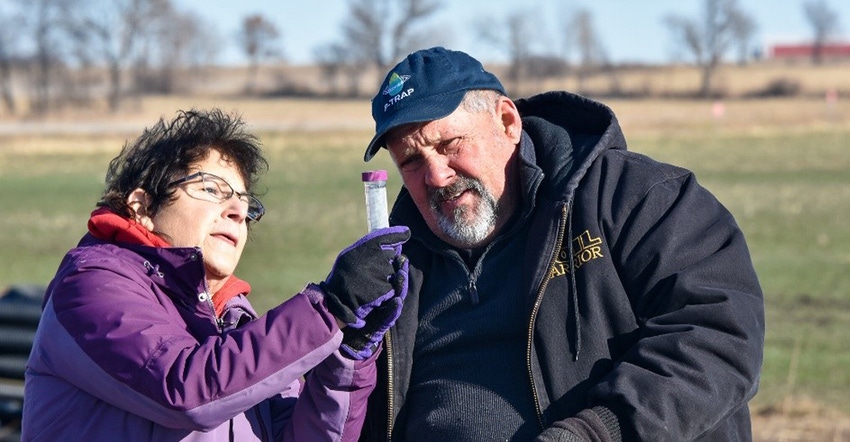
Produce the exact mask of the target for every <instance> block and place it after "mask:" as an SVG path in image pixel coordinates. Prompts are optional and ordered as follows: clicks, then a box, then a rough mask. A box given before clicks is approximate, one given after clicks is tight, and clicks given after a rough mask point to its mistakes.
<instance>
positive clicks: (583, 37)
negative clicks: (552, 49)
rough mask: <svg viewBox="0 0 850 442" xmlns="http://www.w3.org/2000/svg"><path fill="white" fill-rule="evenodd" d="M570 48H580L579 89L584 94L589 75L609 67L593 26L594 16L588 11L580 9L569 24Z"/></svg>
mask: <svg viewBox="0 0 850 442" xmlns="http://www.w3.org/2000/svg"><path fill="white" fill-rule="evenodd" d="M567 29H570V30H571V31H572V32H568V33H567V38H568V40H569V41H570V42H571V44H570V45H569V46H571V47H572V46H575V47H577V48H578V56H579V57H578V58H579V60H578V64H579V66H578V69H577V79H578V85H577V89H578V91H579V92H582V91H583V89H584V80H585V79H586V77H587V75H588V74H590V73H592V72H593V71H595V70H597V69H599V68H600V67H603V66H606V65H608V56H607V54H606V51H605V48H604V47H603V45H602V42H601V40H600V38H599V34H597V32H596V28H595V27H594V26H593V14H592V13H591V12H590V11H589V10H587V9H579V10H578V11H576V12H575V13H574V14H573V17H572V19H571V20H569V22H568V23H567Z"/></svg>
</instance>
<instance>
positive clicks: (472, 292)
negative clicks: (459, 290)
mask: <svg viewBox="0 0 850 442" xmlns="http://www.w3.org/2000/svg"><path fill="white" fill-rule="evenodd" d="M469 299H470V300H471V301H472V305H478V302H479V299H478V287H476V286H475V281H473V280H471V279H470V280H469Z"/></svg>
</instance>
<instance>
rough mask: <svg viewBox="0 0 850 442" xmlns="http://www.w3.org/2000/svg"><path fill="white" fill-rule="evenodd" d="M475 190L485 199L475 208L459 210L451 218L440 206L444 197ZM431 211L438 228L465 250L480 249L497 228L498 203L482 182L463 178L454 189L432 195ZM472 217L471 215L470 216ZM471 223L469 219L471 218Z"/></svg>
mask: <svg viewBox="0 0 850 442" xmlns="http://www.w3.org/2000/svg"><path fill="white" fill-rule="evenodd" d="M466 189H472V190H473V191H474V192H476V193H477V194H478V195H479V196H480V197H481V202H480V204H478V205H476V206H474V207H457V208H455V209H454V211H453V212H452V213H451V215H449V216H447V215H445V214H443V213H442V212H441V211H440V209H439V207H440V203H441V202H442V200H443V197H442V195H445V194H448V195H452V194H456V193H458V191H459V190H461V191H462V190H466ZM430 203H431V210H433V211H434V214H435V215H436V217H437V225H438V226H439V227H440V230H442V231H443V233H444V234H445V235H446V236H448V237H449V238H451V239H452V240H453V241H454V242H456V243H458V244H460V245H461V246H463V247H469V248H472V247H475V246H478V245H479V244H480V243H481V242H482V241H484V239H485V238H487V235H489V234H490V232H491V231H492V230H493V228H494V227H495V226H496V211H497V210H498V203H497V202H496V199H495V198H494V197H493V195H491V194H490V192H488V191H487V189H485V188H484V185H483V184H481V181H479V180H477V179H474V178H468V177H463V176H462V177H459V178H458V179H457V181H455V182H454V183H452V185H451V186H448V187H444V188H441V189H438V190H437V191H435V192H434V193H432V194H431V196H430ZM468 215H469V216H468ZM470 216H471V219H469V220H468V221H467V219H468V218H470Z"/></svg>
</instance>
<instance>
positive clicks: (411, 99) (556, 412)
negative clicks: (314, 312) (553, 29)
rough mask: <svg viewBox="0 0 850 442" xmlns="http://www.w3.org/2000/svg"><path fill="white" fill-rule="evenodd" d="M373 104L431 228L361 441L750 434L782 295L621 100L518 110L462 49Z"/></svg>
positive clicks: (431, 52)
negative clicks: (619, 106)
mask: <svg viewBox="0 0 850 442" xmlns="http://www.w3.org/2000/svg"><path fill="white" fill-rule="evenodd" d="M372 116H373V118H374V119H375V123H376V134H375V137H374V138H373V139H372V141H371V142H370V143H369V146H368V147H367V149H366V154H365V160H366V161H368V160H369V159H371V158H372V156H373V155H375V154H376V152H377V151H378V150H379V149H380V148H381V147H386V148H387V150H388V151H389V153H390V155H391V157H392V159H393V161H394V162H395V164H396V165H397V167H398V169H399V172H400V174H401V177H402V180H403V182H404V187H403V188H402V190H401V192H400V193H399V195H398V197H397V200H396V203H395V206H394V208H393V210H392V213H391V223H392V224H394V225H406V226H409V227H410V229H411V233H412V237H411V240H410V241H409V242H408V243H407V244H405V245H404V253H405V254H406V255H407V256H408V257H409V258H410V277H409V283H410V290H409V294H408V297H407V299H406V301H405V305H404V308H403V311H402V313H401V317H400V318H399V320H398V322H397V323H396V325H395V326H394V327H393V328H392V329H391V330H390V333H388V335H387V336H386V344H385V348H386V352H385V354H383V355H381V357H380V359H379V361H378V369H379V375H378V385H377V387H376V388H375V391H374V392H373V393H372V395H371V396H370V399H369V410H368V412H367V417H366V424H365V426H364V433H363V435H362V436H361V440H385V439H390V438H391V439H392V440H393V441H412V440H428V441H484V440H487V441H491V440H517V441H527V440H537V441H620V440H623V441H635V440H648V441H656V442H657V441H686V440H699V441H709V440H711V441H729V440H748V439H751V429H750V421H749V411H748V408H747V401H748V400H749V399H751V398H752V397H753V395H754V394H755V392H756V389H757V383H758V382H757V381H758V377H759V371H760V367H761V362H762V348H763V340H764V312H763V307H764V305H763V297H762V293H761V289H760V287H759V282H758V279H757V277H756V274H755V272H754V270H753V266H752V263H751V260H750V257H749V251H748V249H747V245H746V243H745V241H744V237H743V235H742V233H741V231H740V229H739V228H738V226H737V225H736V223H735V221H734V219H733V218H732V215H731V214H730V213H729V212H728V211H727V210H726V209H725V208H724V207H723V206H722V205H721V204H720V203H719V202H718V201H717V200H716V199H715V198H714V197H713V196H712V195H711V194H710V193H709V192H708V191H707V190H706V189H704V188H702V187H700V186H699V185H698V184H697V182H696V179H695V177H694V176H693V174H692V173H691V172H689V171H687V170H684V169H682V168H679V167H675V166H672V165H667V164H661V163H658V162H656V161H653V160H652V159H650V158H647V157H645V156H642V155H639V154H636V153H632V152H628V151H627V150H626V143H625V139H624V137H623V134H622V132H621V130H620V127H619V125H618V123H617V120H616V118H615V116H614V114H613V113H612V111H611V110H610V109H609V108H607V107H606V106H604V105H602V104H600V103H596V102H594V101H591V100H588V99H586V98H583V97H580V96H577V95H573V94H570V93H567V92H549V93H545V94H541V95H538V96H534V97H531V98H528V99H522V100H518V101H516V102H514V101H512V100H510V99H509V98H507V97H506V96H505V91H504V88H503V87H502V85H501V83H500V82H499V80H498V79H497V78H496V77H495V76H493V75H492V74H491V73H489V72H487V71H485V70H484V69H483V67H482V66H481V64H480V63H479V62H478V61H476V60H475V59H473V58H471V57H470V56H469V55H467V54H464V53H462V52H456V51H450V50H446V49H444V48H431V49H427V50H421V51H418V52H415V53H413V54H411V55H409V56H408V57H407V58H406V59H405V60H403V61H402V62H401V63H399V64H398V65H396V66H395V67H394V68H393V69H392V70H391V71H390V72H389V73H388V75H387V77H386V79H385V80H384V82H383V84H382V85H381V87H380V90H379V92H378V94H377V95H376V96H375V98H374V99H373V102H372Z"/></svg>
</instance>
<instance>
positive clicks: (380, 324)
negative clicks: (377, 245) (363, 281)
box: [340, 255, 409, 360]
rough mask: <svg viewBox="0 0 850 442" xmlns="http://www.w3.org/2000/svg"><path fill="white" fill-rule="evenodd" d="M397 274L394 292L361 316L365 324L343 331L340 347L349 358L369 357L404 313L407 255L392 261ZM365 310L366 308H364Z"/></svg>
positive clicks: (393, 283) (407, 268) (394, 280)
mask: <svg viewBox="0 0 850 442" xmlns="http://www.w3.org/2000/svg"><path fill="white" fill-rule="evenodd" d="M393 267H394V268H395V269H396V273H395V274H394V275H393V277H392V280H391V282H392V285H393V294H392V296H391V297H390V298H388V299H386V300H383V301H382V302H381V303H380V305H378V306H377V307H374V308H372V309H371V310H370V311H369V312H367V313H366V315H365V316H364V317H363V318H362V319H363V321H364V325H363V326H362V327H355V326H350V327H346V328H345V329H344V330H343V331H342V334H343V337H342V345H341V346H340V348H341V349H342V351H343V352H344V353H346V354H347V355H348V356H349V357H350V358H352V359H357V360H363V359H368V358H370V357H371V356H372V355H373V354H375V351H377V350H378V346H379V345H380V344H381V341H382V340H383V339H384V334H385V333H386V332H387V330H389V329H390V327H392V326H393V325H394V324H395V321H396V320H397V319H398V317H399V316H401V309H402V307H403V305H404V299H405V298H406V297H407V286H408V280H407V275H408V272H409V265H408V261H407V257H406V256H404V255H399V256H398V257H396V258H395V259H394V260H393ZM364 311H365V310H364Z"/></svg>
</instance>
